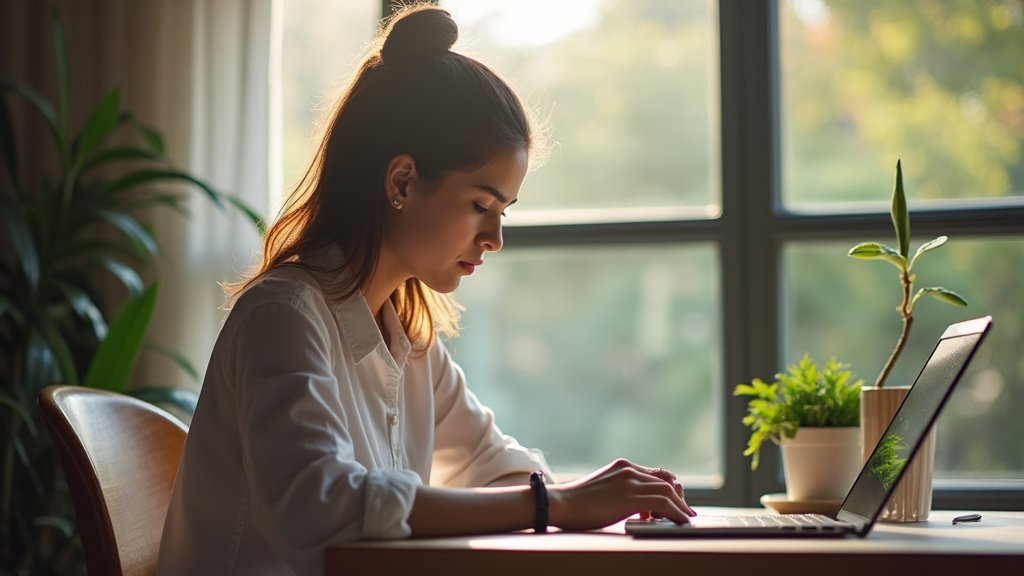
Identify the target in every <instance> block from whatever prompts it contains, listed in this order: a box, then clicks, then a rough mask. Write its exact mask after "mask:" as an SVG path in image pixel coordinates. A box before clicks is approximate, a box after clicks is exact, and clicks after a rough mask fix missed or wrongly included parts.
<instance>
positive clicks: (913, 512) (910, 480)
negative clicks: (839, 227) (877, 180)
mask: <svg viewBox="0 0 1024 576" xmlns="http://www.w3.org/2000/svg"><path fill="white" fill-rule="evenodd" d="M891 216H892V223H893V228H894V229H895V231H896V242H897V246H898V247H897V248H892V247H890V246H887V245H885V244H881V243H879V242H862V243H860V244H857V245H856V246H854V247H853V248H851V249H850V251H849V255H850V256H851V257H853V258H859V259H863V260H884V261H886V262H889V263H890V264H892V265H893V266H895V267H896V268H897V269H898V270H899V281H900V288H901V292H902V298H901V300H900V304H899V306H897V307H896V310H897V311H898V312H899V314H900V319H901V320H902V321H903V328H902V330H901V331H900V335H899V338H898V339H897V340H896V346H895V348H893V351H892V353H891V354H890V355H889V359H888V360H887V361H886V363H885V366H883V367H882V371H881V372H880V373H879V374H878V378H877V379H876V380H875V384H874V386H872V387H866V388H864V389H862V390H861V403H860V410H861V418H860V422H861V440H862V442H861V450H862V456H863V459H864V460H865V461H866V460H867V458H868V457H869V456H870V455H871V452H873V451H874V449H875V445H876V444H877V443H878V441H879V439H880V438H881V436H882V434H883V433H884V432H885V429H886V428H887V427H888V426H889V422H890V421H891V420H892V417H893V415H894V414H895V413H896V410H897V409H898V408H899V405H900V404H901V403H902V402H903V399H904V398H905V397H906V395H907V392H909V391H910V387H909V386H889V387H885V383H886V380H887V379H888V377H889V374H890V372H892V369H893V366H895V365H896V361H897V360H898V359H899V357H900V354H901V353H902V352H903V348H904V347H905V346H906V344H907V338H908V337H909V336H910V329H911V327H912V326H913V324H914V307H915V305H916V304H917V303H918V301H919V300H920V299H921V298H923V297H925V296H930V297H932V298H935V299H937V300H940V301H942V302H946V303H948V304H952V305H954V306H967V301H966V300H964V299H963V297H961V296H960V295H959V294H957V293H956V292H953V291H952V290H947V289H946V288H943V287H941V286H931V287H927V288H920V289H919V290H917V291H916V292H914V282H915V280H916V279H917V277H916V275H915V274H914V265H915V264H916V263H917V261H918V259H919V258H920V257H921V256H923V255H924V254H926V253H928V252H930V251H932V250H935V249H936V248H939V247H940V246H942V245H943V244H945V243H946V241H947V240H948V238H947V237H946V236H939V237H938V238H935V239H934V240H930V241H928V242H925V243H924V244H922V245H921V246H919V247H918V248H917V250H916V251H915V252H914V255H913V256H912V257H911V256H910V212H909V211H908V209H907V198H906V195H905V194H904V192H903V168H902V165H901V163H900V161H898V160H897V162H896V186H895V188H894V190H893V194H892V210H891ZM934 467H935V429H934V428H932V430H930V431H929V432H928V435H927V436H926V437H925V440H924V444H923V445H922V446H921V449H920V451H919V452H918V454H917V456H916V457H915V459H914V461H913V462H911V463H910V464H909V469H908V470H907V471H906V473H905V475H904V477H903V480H901V481H900V483H899V485H897V487H896V490H895V492H894V493H893V495H892V497H891V498H890V499H889V501H888V502H887V503H886V505H885V509H884V510H883V511H882V516H881V520H883V521H888V522H920V521H924V520H927V519H928V514H929V512H930V511H931V502H932V472H933V469H934Z"/></svg>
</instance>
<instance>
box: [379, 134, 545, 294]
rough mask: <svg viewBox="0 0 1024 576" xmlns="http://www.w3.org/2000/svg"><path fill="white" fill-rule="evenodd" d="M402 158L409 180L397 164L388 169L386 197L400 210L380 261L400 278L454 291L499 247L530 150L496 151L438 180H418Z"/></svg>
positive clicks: (412, 165)
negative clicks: (487, 158) (507, 211)
mask: <svg viewBox="0 0 1024 576" xmlns="http://www.w3.org/2000/svg"><path fill="white" fill-rule="evenodd" d="M399 158H401V157H399ZM399 158H396V160H397V159H399ZM405 158H408V162H409V165H408V171H407V172H406V173H405V176H406V178H407V180H405V181H401V178H400V177H401V176H402V174H403V172H402V168H401V166H399V167H398V170H397V171H395V172H389V182H388V187H387V191H388V194H389V196H388V199H387V200H388V201H389V202H393V201H394V199H395V198H396V197H397V198H398V199H399V200H400V202H401V209H397V208H394V205H393V204H392V210H394V212H393V218H391V219H390V222H389V225H388V227H387V228H386V229H385V234H384V244H383V252H382V255H381V256H382V258H381V264H383V265H384V266H387V267H389V268H390V267H393V270H390V272H393V273H394V274H395V275H396V278H397V279H398V280H399V282H402V281H404V280H405V279H407V278H409V277H415V278H418V279H419V280H421V281H422V282H424V283H425V284H426V285H427V286H429V287H430V288H432V289H433V290H435V291H437V292H441V293H449V292H453V291H454V290H455V289H456V288H458V286H459V282H460V281H461V280H462V277H463V276H469V275H470V274H472V273H473V270H474V269H475V268H476V267H477V266H479V265H481V264H483V262H484V254H485V253H487V252H497V251H498V250H501V245H502V237H501V226H502V218H503V217H504V216H503V213H504V211H505V209H506V208H508V206H510V205H511V204H513V203H514V202H515V201H516V199H517V197H518V196H519V188H520V186H522V183H523V178H525V177H526V169H527V164H528V154H527V152H526V150H524V149H518V150H512V151H507V152H503V153H499V154H497V155H496V156H494V158H492V159H491V160H490V161H488V162H487V163H486V164H484V165H483V166H482V167H480V168H479V169H475V170H471V171H465V172H463V171H456V172H451V173H449V174H448V175H447V176H446V177H445V178H444V180H442V181H441V182H440V183H427V182H424V181H423V180H422V179H419V178H417V177H416V174H415V162H414V161H412V159H411V158H409V157H405ZM393 166H394V162H393ZM396 174H397V175H398V177H396ZM389 261H390V262H389Z"/></svg>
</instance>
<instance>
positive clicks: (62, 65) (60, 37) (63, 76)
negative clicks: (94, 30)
mask: <svg viewBox="0 0 1024 576" xmlns="http://www.w3.org/2000/svg"><path fill="white" fill-rule="evenodd" d="M53 53H54V55H55V56H56V57H57V101H58V102H59V104H60V106H59V108H58V109H59V110H60V116H58V117H57V126H58V133H59V134H60V140H59V141H60V142H61V143H63V144H64V146H62V147H63V148H65V152H64V153H62V157H63V160H64V169H65V170H68V169H70V167H71V155H70V154H69V153H67V149H66V144H67V143H68V142H70V141H71V139H70V134H71V129H70V126H71V112H70V106H69V104H68V103H69V102H70V101H71V83H70V82H69V81H68V78H69V75H68V51H67V49H66V47H65V44H64V25H63V24H62V23H61V20H60V10H58V8H57V6H54V7H53Z"/></svg>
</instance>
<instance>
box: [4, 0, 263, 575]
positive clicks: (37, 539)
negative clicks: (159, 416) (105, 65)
mask: <svg viewBox="0 0 1024 576" xmlns="http://www.w3.org/2000/svg"><path fill="white" fill-rule="evenodd" d="M53 40H54V48H55V54H56V57H57V62H56V64H57V67H56V71H57V95H58V100H57V105H56V106H54V105H53V104H51V103H50V102H49V101H48V100H47V99H46V98H44V97H43V96H42V95H40V94H39V93H38V92H36V91H35V90H33V89H32V88H31V87H29V86H26V85H24V84H20V83H16V82H12V81H9V80H7V79H0V163H2V166H3V169H2V170H0V222H2V226H0V228H2V232H0V237H2V242H3V244H2V248H0V347H2V356H0V418H2V421H0V426H2V431H0V470H2V476H0V573H11V574H15V573H16V574H35V573H38V574H70V573H81V572H82V570H83V568H82V562H81V550H80V542H79V540H78V538H77V537H76V534H75V525H74V515H73V511H72V507H71V503H70V497H69V495H68V493H67V489H66V487H65V485H64V482H63V476H62V474H61V471H60V468H59V466H58V463H57V459H56V455H55V453H54V451H53V448H52V445H51V444H50V441H49V438H48V437H47V434H46V432H45V430H44V429H43V427H42V426H41V423H40V421H39V418H38V415H37V410H36V397H37V395H38V392H39V390H40V389H41V388H42V387H44V386H46V385H48V384H53V383H63V384H79V385H84V386H92V387H97V388H103V389H108V390H114V391H119V392H126V393H131V394H134V395H136V396H139V397H142V398H144V399H147V400H150V401H153V402H160V403H169V404H173V405H176V406H178V407H180V408H181V409H182V410H185V411H186V412H188V411H190V410H191V409H194V406H195V395H194V394H191V393H187V392H184V391H182V390H178V389H166V388H154V387H146V386H145V383H136V385H135V386H129V384H128V380H129V378H130V376H131V372H132V368H133V366H134V364H135V361H136V358H137V356H138V354H139V352H140V350H141V349H142V348H143V346H144V336H145V333H146V329H147V326H148V323H149V320H150V317H151V315H152V312H153V309H154V306H155V304H156V300H157V295H158V294H157V293H158V283H157V282H156V281H152V282H150V283H149V284H148V285H147V284H146V281H144V279H143V278H144V277H146V276H147V274H150V275H151V274H152V270H149V265H150V264H151V262H152V261H153V259H154V258H155V257H156V256H157V251H158V247H157V243H156V241H155V238H154V236H153V231H152V227H151V226H150V225H149V224H148V223H147V221H146V220H145V218H146V215H147V214H148V213H149V212H150V209H152V208H157V207H161V206H164V207H168V208H171V209H175V210H177V211H179V212H182V213H183V214H184V210H183V208H182V204H181V202H182V200H183V199H184V196H183V195H184V194H187V193H188V191H189V189H191V190H198V191H201V192H202V193H203V194H204V195H205V196H206V197H208V198H209V200H210V201H211V202H213V203H214V204H215V205H216V206H218V207H221V208H223V207H224V206H226V205H234V206H235V207H237V208H238V209H240V210H242V211H243V212H244V213H245V214H246V215H247V216H248V217H249V218H250V219H252V221H253V222H254V223H255V224H256V225H257V227H262V223H261V221H260V219H259V217H258V216H257V215H256V214H255V213H254V212H253V211H252V210H251V209H249V208H247V207H246V206H245V205H244V204H243V203H242V202H240V201H239V200H238V199H237V198H235V197H233V196H230V195H227V194H223V193H220V192H217V191H215V190H214V189H212V188H211V187H210V186H208V185H206V184H205V183H204V182H202V181H201V180H199V179H197V178H195V177H193V176H191V175H189V174H188V173H186V172H183V171H181V170H178V169H176V168H174V167H173V166H172V165H171V162H170V161H169V160H168V158H167V157H166V156H165V154H164V145H163V140H162V138H161V136H160V134H159V133H158V132H157V131H156V130H154V129H152V128H150V127H148V126H146V125H144V124H142V123H140V122H138V121H137V120H136V119H135V118H134V117H133V116H132V115H131V114H129V113H127V112H125V111H124V110H123V109H122V106H121V95H120V91H119V90H118V89H116V88H115V89H113V90H111V91H110V92H109V93H107V94H106V95H105V96H104V97H103V98H102V100H100V102H99V103H98V104H97V105H96V106H95V107H94V108H93V109H92V111H91V113H89V115H88V117H87V119H86V120H85V122H84V124H83V126H82V129H81V130H80V131H79V132H78V133H72V132H71V130H70V128H69V126H70V125H71V119H70V118H69V101H70V94H69V86H68V70H67V54H66V50H65V46H64V41H63V31H62V28H61V22H60V18H59V17H58V15H57V13H56V12H54V17H53ZM16 98H20V99H22V100H23V101H24V102H26V103H27V104H28V107H29V109H30V110H31V111H33V112H37V113H38V115H39V117H40V118H41V120H42V125H43V126H44V127H45V130H46V133H47V135H48V137H49V140H50V141H51V142H52V144H53V146H54V153H55V156H56V162H55V164H56V165H57V167H58V168H57V170H56V171H55V172H54V173H52V174H48V175H45V176H43V177H42V178H40V179H39V181H35V180H34V179H33V180H30V179H29V178H28V177H27V174H26V170H25V166H26V165H27V164H30V163H31V164H33V165H39V164H44V163H42V162H38V160H39V159H34V160H37V162H26V159H25V158H23V157H22V150H21V149H20V148H19V146H18V143H17V141H16V138H15V131H14V126H13V123H12V118H11V113H10V110H11V108H10V106H9V104H10V103H13V102H14V101H15V100H14V99H16ZM128 131H131V132H132V133H133V134H134V138H129V136H131V134H128V133H127V132H128ZM115 140H116V141H117V143H112V142H114V141H115ZM132 140H134V142H132ZM123 142H132V143H128V144H124V143H123ZM169 182H179V183H185V184H186V185H185V186H180V187H178V188H176V189H170V190H169V189H168V188H167V187H166V186H160V184H166V183H169ZM111 279H114V280H115V281H116V282H115V285H116V284H120V286H122V287H123V290H121V289H118V290H113V291H112V290H110V285H111ZM154 348H155V349H156V351H157V352H161V353H164V354H166V355H168V356H169V357H171V359H172V360H174V361H176V362H177V363H178V364H179V365H180V366H181V367H182V368H183V369H184V370H186V371H188V372H189V373H190V374H192V375H193V377H197V375H196V371H195V370H194V369H193V368H192V367H191V366H189V365H188V363H187V362H186V361H185V360H184V359H183V358H182V357H181V356H180V355H178V354H176V353H175V352H174V351H172V350H167V349H161V348H159V347H154Z"/></svg>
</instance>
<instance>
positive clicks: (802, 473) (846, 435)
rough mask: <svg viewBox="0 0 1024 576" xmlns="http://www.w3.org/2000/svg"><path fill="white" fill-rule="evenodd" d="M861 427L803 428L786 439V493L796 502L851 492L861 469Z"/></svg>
mask: <svg viewBox="0 0 1024 576" xmlns="http://www.w3.org/2000/svg"><path fill="white" fill-rule="evenodd" d="M860 438H861V434H860V428H858V427H857V426H843V427H838V428H815V427H806V426H804V427H801V428H800V430H798V431H797V433H796V436H795V437H794V438H792V439H783V440H782V443H781V444H780V445H781V446H782V468H783V471H784V472H785V474H786V496H787V497H788V498H789V499H790V500H794V501H807V500H837V499H842V498H843V497H845V496H846V493H847V492H849V490H850V486H852V485H853V482H854V480H856V479H857V473H858V472H859V471H860V468H861V460H860V453H861V450H860Z"/></svg>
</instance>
